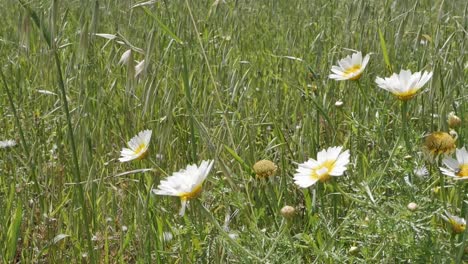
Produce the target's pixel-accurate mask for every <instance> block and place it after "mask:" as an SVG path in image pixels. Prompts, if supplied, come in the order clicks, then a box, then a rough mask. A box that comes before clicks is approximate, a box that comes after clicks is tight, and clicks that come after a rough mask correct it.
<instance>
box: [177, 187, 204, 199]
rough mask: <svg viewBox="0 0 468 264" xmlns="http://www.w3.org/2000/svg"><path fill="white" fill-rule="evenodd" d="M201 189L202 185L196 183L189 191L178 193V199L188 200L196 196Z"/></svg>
mask: <svg viewBox="0 0 468 264" xmlns="http://www.w3.org/2000/svg"><path fill="white" fill-rule="evenodd" d="M201 191H202V185H201V184H200V185H198V186H196V187H195V188H194V189H193V191H191V192H186V193H183V194H182V195H180V199H182V200H184V201H186V200H190V199H193V198H195V197H197V196H198V195H199V194H200V193H201Z"/></svg>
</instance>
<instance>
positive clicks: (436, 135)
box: [423, 131, 457, 158]
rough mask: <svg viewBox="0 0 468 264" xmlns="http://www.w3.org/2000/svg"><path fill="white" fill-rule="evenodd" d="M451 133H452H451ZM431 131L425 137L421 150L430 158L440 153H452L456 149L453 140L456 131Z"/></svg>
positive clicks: (454, 139) (455, 136) (455, 137)
mask: <svg viewBox="0 0 468 264" xmlns="http://www.w3.org/2000/svg"><path fill="white" fill-rule="evenodd" d="M451 134H452V135H451ZM451 134H449V133H447V132H441V131H438V132H433V133H431V134H429V135H428V136H426V137H425V139H424V143H423V150H424V153H425V154H426V155H428V156H429V157H430V158H436V157H438V156H439V155H441V154H446V155H449V154H452V153H453V152H454V151H455V149H456V147H457V146H456V144H455V141H456V139H457V135H456V132H454V131H451Z"/></svg>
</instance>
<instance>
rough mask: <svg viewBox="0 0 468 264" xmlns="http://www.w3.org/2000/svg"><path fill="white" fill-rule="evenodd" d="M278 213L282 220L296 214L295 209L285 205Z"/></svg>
mask: <svg viewBox="0 0 468 264" xmlns="http://www.w3.org/2000/svg"><path fill="white" fill-rule="evenodd" d="M280 213H281V215H282V216H283V217H284V218H291V217H293V216H294V214H295V213H296V209H294V207H292V206H289V205H286V206H285V207H283V208H281V211H280Z"/></svg>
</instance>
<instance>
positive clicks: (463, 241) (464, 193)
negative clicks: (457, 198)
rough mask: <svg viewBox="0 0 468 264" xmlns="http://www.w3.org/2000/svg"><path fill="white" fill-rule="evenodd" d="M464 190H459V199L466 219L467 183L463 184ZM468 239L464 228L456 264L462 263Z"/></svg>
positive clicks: (467, 214) (467, 232) (467, 230)
mask: <svg viewBox="0 0 468 264" xmlns="http://www.w3.org/2000/svg"><path fill="white" fill-rule="evenodd" d="M464 185H465V186H464V191H462V192H461V201H462V214H463V213H465V221H468V204H467V203H466V202H465V200H464V198H465V196H466V195H467V193H468V184H466V183H465V184H464ZM467 239H468V229H465V232H463V234H462V235H461V240H462V241H460V242H461V243H459V244H460V248H459V249H458V253H457V258H456V260H455V263H456V264H461V263H463V255H464V253H465V245H466V240H467Z"/></svg>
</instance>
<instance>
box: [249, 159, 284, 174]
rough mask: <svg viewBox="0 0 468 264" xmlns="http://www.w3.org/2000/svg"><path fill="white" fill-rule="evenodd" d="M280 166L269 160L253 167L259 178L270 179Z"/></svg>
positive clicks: (258, 162) (261, 161) (259, 162)
mask: <svg viewBox="0 0 468 264" xmlns="http://www.w3.org/2000/svg"><path fill="white" fill-rule="evenodd" d="M277 169H278V166H276V164H275V163H273V162H272V161H269V160H260V161H257V163H255V164H254V165H253V170H254V171H255V174H256V175H257V177H259V178H268V177H270V176H274V175H275V173H276V170H277Z"/></svg>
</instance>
